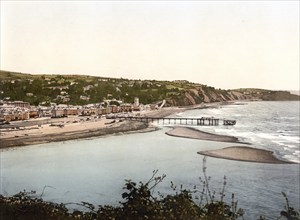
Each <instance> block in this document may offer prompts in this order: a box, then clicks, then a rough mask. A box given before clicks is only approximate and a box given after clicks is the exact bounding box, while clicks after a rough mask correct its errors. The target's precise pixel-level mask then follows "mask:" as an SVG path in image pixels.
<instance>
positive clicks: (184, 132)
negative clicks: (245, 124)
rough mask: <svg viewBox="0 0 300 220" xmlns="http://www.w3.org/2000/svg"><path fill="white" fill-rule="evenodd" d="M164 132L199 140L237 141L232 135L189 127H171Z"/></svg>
mask: <svg viewBox="0 0 300 220" xmlns="http://www.w3.org/2000/svg"><path fill="white" fill-rule="evenodd" d="M166 134H167V135H170V136H175V137H183V138H192V139H199V140H208V141H219V142H233V143H239V141H238V138H236V137H233V136H227V135H218V134H211V133H208V132H204V131H200V130H197V129H195V128H190V127H173V129H172V130H171V131H168V132H166Z"/></svg>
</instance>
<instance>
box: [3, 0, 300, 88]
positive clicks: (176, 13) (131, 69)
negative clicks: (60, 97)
mask: <svg viewBox="0 0 300 220" xmlns="http://www.w3.org/2000/svg"><path fill="white" fill-rule="evenodd" d="M0 2H1V31H0V33H1V54H0V56H1V63H0V69H1V70H8V71H16V72H24V73H32V74H85V75H93V76H104V77H117V78H121V77H122V78H129V79H151V80H152V79H154V80H170V81H172V80H188V81H191V82H195V83H201V84H205V85H210V86H214V87H216V88H222V89H233V88H264V89H274V90H299V1H298V0H296V1H276V0H274V1H272V0H269V1H226V0H223V1H60V2H59V1H36V0H35V1H4V0H1V1H0Z"/></svg>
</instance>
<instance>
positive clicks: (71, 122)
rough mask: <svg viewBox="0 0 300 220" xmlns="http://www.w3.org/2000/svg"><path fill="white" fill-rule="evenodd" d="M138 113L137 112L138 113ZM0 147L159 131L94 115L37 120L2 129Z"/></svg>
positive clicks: (161, 112) (167, 111) (164, 113)
mask: <svg viewBox="0 0 300 220" xmlns="http://www.w3.org/2000/svg"><path fill="white" fill-rule="evenodd" d="M180 111H184V108H176V107H175V108H173V107H171V108H164V109H159V110H154V111H144V112H139V113H138V114H139V115H140V116H151V117H166V116H168V115H171V114H175V113H177V112H180ZM136 114H137V113H136ZM0 129H1V132H0V139H1V143H0V148H2V149H3V148H8V147H18V146H26V145H33V144H42V143H49V142H57V141H66V140H74V139H80V138H91V137H98V136H105V135H112V134H124V133H130V132H149V131H155V130H156V129H157V128H156V127H154V126H152V125H151V124H148V123H146V122H140V121H127V120H123V121H122V120H115V119H107V118H105V117H100V118H99V117H93V116H70V117H66V118H37V119H30V120H26V121H15V122H12V123H11V124H10V125H5V126H1V127H0Z"/></svg>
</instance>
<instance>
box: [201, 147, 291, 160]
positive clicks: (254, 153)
mask: <svg viewBox="0 0 300 220" xmlns="http://www.w3.org/2000/svg"><path fill="white" fill-rule="evenodd" d="M198 154H201V155H204V156H210V157H215V158H222V159H228V160H238V161H246V162H256V163H272V164H293V162H290V161H282V160H279V159H277V158H276V157H275V156H274V155H273V152H272V151H268V150H262V149H256V148H252V147H243V146H235V147H227V148H223V149H219V150H209V151H199V152H198Z"/></svg>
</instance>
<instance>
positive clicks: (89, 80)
mask: <svg viewBox="0 0 300 220" xmlns="http://www.w3.org/2000/svg"><path fill="white" fill-rule="evenodd" d="M0 79H1V83H0V99H2V100H10V101H26V102H29V103H30V104H31V105H38V104H45V105H47V104H50V102H55V103H58V104H60V103H64V104H73V105H83V104H89V103H99V102H102V101H103V100H105V99H117V100H123V101H124V102H128V103H132V102H133V100H134V97H139V99H140V102H141V103H143V104H150V103H159V102H161V101H162V100H166V101H167V106H187V105H194V104H200V103H203V102H205V103H209V102H217V101H231V100H245V99H261V100H278V101H279V100H280V101H283V100H299V96H297V95H294V94H290V92H287V91H271V90H263V89H236V90H223V89H215V88H214V87H211V86H207V85H202V84H197V83H191V82H188V81H185V80H178V81H157V80H133V79H123V78H107V77H95V76H86V75H57V74H56V75H55V74H40V75H36V74H34V75H33V74H25V73H16V72H9V71H1V70H0Z"/></svg>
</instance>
